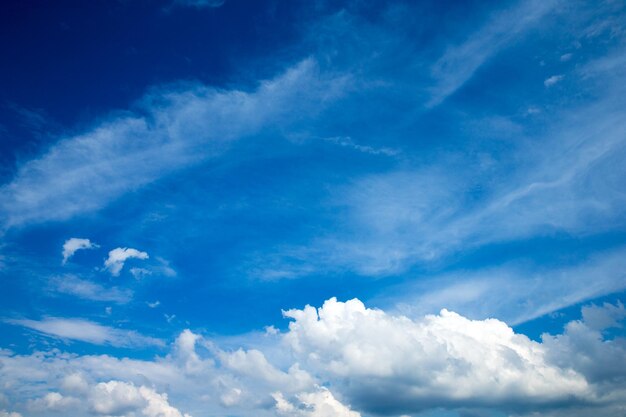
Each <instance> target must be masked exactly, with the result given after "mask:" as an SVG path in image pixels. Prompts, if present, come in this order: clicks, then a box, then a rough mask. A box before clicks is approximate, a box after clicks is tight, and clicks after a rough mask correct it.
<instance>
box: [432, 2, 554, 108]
mask: <svg viewBox="0 0 626 417" xmlns="http://www.w3.org/2000/svg"><path fill="white" fill-rule="evenodd" d="M559 3H560V1H559V0H530V1H520V2H519V3H518V4H517V5H516V6H515V7H513V8H511V9H508V10H504V11H502V12H500V13H498V14H496V15H495V16H493V17H492V18H491V19H490V21H489V22H488V23H487V24H485V25H484V26H483V27H482V28H481V29H479V30H478V31H476V32H475V33H473V34H472V35H470V37H469V39H468V40H467V41H465V42H464V43H462V44H459V45H455V46H452V47H450V48H449V49H448V50H447V51H446V52H445V53H444V54H443V55H442V56H441V58H439V59H438V60H437V61H436V62H435V63H434V65H433V66H432V68H431V73H432V77H433V79H434V86H433V87H431V88H430V94H431V97H430V99H429V100H428V102H427V103H426V107H435V106H437V105H438V104H440V103H441V102H443V101H444V100H445V99H446V98H447V97H449V96H450V95H452V94H454V92H455V91H457V90H458V89H459V88H460V87H461V86H463V84H465V83H466V82H467V81H468V80H469V79H470V78H471V77H472V76H473V75H474V73H475V72H476V70H478V68H480V67H481V66H482V65H483V64H484V63H485V62H487V61H488V60H489V59H490V58H492V57H493V56H494V55H496V54H497V53H498V52H500V51H501V50H503V49H504V48H505V47H507V46H508V45H509V44H511V43H512V42H514V41H515V40H517V39H518V38H519V37H521V36H523V35H524V34H525V33H526V32H527V31H528V30H530V29H532V28H533V27H535V26H536V25H537V24H538V23H539V22H540V21H541V19H542V18H543V17H545V16H546V15H547V14H549V13H550V12H551V11H553V10H554V9H555V8H556V7H557V6H558V4H559Z"/></svg>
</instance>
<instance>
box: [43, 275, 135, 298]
mask: <svg viewBox="0 0 626 417" xmlns="http://www.w3.org/2000/svg"><path fill="white" fill-rule="evenodd" d="M49 284H50V288H51V289H52V290H53V291H55V292H57V293H62V294H69V295H73V296H76V297H79V298H82V299H85V300H92V301H111V302H114V303H119V304H124V303H128V302H129V301H130V300H132V298H133V292H132V291H131V290H129V289H120V288H117V287H112V288H105V287H103V286H102V285H100V284H96V283H94V282H91V281H87V280H83V279H80V278H78V277H76V276H73V275H64V276H60V277H55V278H52V279H50V281H49Z"/></svg>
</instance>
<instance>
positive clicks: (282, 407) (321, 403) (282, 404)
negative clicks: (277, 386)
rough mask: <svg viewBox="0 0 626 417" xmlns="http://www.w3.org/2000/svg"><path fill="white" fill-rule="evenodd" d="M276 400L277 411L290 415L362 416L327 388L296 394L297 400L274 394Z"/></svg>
mask: <svg viewBox="0 0 626 417" xmlns="http://www.w3.org/2000/svg"><path fill="white" fill-rule="evenodd" d="M272 397H273V398H274V401H276V406H275V407H276V413H277V414H278V415H280V416H288V417H361V414H360V413H357V412H356V411H352V410H350V408H348V407H346V406H345V405H343V404H342V403H341V402H339V401H338V400H337V399H335V397H334V396H333V394H332V393H331V392H330V391H329V390H328V389H326V388H319V389H318V390H317V391H314V392H306V393H301V394H297V395H296V396H295V398H296V400H297V402H296V405H294V404H293V403H292V402H290V401H288V400H286V399H285V397H284V396H283V394H282V393H280V392H276V393H273V394H272Z"/></svg>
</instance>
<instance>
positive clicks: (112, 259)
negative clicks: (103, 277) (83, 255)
mask: <svg viewBox="0 0 626 417" xmlns="http://www.w3.org/2000/svg"><path fill="white" fill-rule="evenodd" d="M132 258H135V259H143V260H145V259H148V254H147V253H146V252H141V251H138V250H137V249H133V248H115V249H113V250H111V251H110V252H109V257H108V258H107V259H106V260H105V261H104V267H105V268H106V269H108V270H109V272H110V273H111V275H113V276H118V275H119V274H120V272H121V271H122V268H124V262H126V260H127V259H132Z"/></svg>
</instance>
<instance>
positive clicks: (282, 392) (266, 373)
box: [0, 298, 626, 417]
mask: <svg viewBox="0 0 626 417" xmlns="http://www.w3.org/2000/svg"><path fill="white" fill-rule="evenodd" d="M284 315H285V317H287V318H289V319H291V320H292V321H291V323H290V324H289V329H288V331H286V332H284V333H277V332H274V333H273V334H270V333H265V334H264V335H257V337H256V338H250V337H248V340H257V346H256V347H248V348H246V349H244V348H239V349H236V350H228V349H223V348H220V346H219V344H220V342H219V341H218V340H211V339H208V338H205V337H203V336H201V335H199V334H196V333H193V332H191V331H189V330H185V331H183V332H182V333H181V334H180V335H179V336H178V338H177V339H176V341H175V342H174V344H173V345H172V348H171V351H170V353H169V354H168V355H166V356H164V357H157V358H155V359H154V360H137V359H129V358H122V359H118V358H114V357H111V356H107V355H100V356H90V355H85V356H80V355H78V356H76V355H71V356H69V357H68V356H67V354H64V353H61V352H59V351H52V352H48V353H34V354H32V355H17V354H14V353H11V352H9V351H0V364H1V366H0V378H1V379H2V380H3V381H6V382H8V385H5V387H4V388H3V393H4V394H5V395H6V397H7V398H11V401H10V402H9V405H11V406H13V405H15V406H16V407H17V406H19V405H20V404H23V400H24V398H26V397H25V396H28V398H34V401H36V402H33V403H31V406H32V407H34V408H37V407H39V408H41V407H44V408H45V407H48V408H54V407H57V408H62V407H63V404H65V405H69V404H71V403H72V401H73V400H71V398H77V399H80V404H82V406H81V407H83V408H82V409H80V408H81V407H79V409H80V410H78V411H77V414H76V415H77V416H83V415H85V416H86V415H90V414H96V415H98V414H106V415H127V414H128V413H130V412H136V413H143V415H146V416H153V415H154V416H157V415H161V414H158V412H157V411H150V410H169V411H167V412H169V413H172V414H167V412H165V411H162V412H163V413H166V414H164V415H168V416H169V415H171V416H174V417H178V416H179V415H184V414H183V413H189V414H192V415H194V416H202V415H214V414H219V415H222V414H231V415H232V414H237V415H245V416H248V415H249V416H252V415H255V416H257V415H258V416H272V415H275V416H285V415H290V416H292V415H293V416H303V417H330V416H345V417H358V416H361V415H381V416H398V415H400V414H415V413H420V412H423V411H427V410H433V409H442V408H443V409H448V410H452V411H453V410H466V411H467V410H474V411H475V412H479V411H480V410H499V411H501V412H504V413H508V414H509V415H515V416H523V415H531V414H532V413H541V415H554V416H569V415H572V414H571V413H572V410H573V409H572V408H571V407H572V406H574V405H575V406H576V407H575V411H576V412H578V413H580V415H585V413H587V415H590V414H593V415H596V416H606V417H608V416H613V415H616V414H615V413H616V412H618V414H619V410H621V409H622V408H620V407H622V406H621V405H620V404H623V403H624V400H625V399H626V389H625V388H624V386H623V383H622V381H623V380H624V379H625V378H626V366H622V364H626V361H625V360H624V359H626V343H625V342H624V340H623V339H620V338H613V339H611V338H606V337H605V336H604V332H605V330H606V329H607V328H611V327H614V326H619V325H620V323H621V321H622V320H623V319H624V317H626V313H624V308H623V306H622V305H621V304H618V305H604V306H588V307H585V308H584V309H583V317H582V319H581V320H576V321H572V322H570V323H569V324H568V325H567V326H566V327H565V330H564V332H563V333H562V334H560V335H548V334H546V335H543V337H542V340H541V341H533V340H530V339H528V338H527V337H526V336H524V335H521V334H516V333H515V332H514V331H513V330H512V329H511V328H510V327H508V326H507V325H506V324H505V323H503V322H501V321H499V320H496V319H487V320H469V319H467V318H465V317H463V316H461V315H459V314H456V313H453V312H450V311H447V310H443V311H442V312H441V313H440V314H438V315H427V316H423V317H421V318H419V319H413V320H412V319H409V318H407V317H405V316H401V315H395V314H391V313H386V312H384V311H382V310H376V309H370V308H367V307H365V306H364V305H363V303H362V302H360V301H359V300H357V299H354V300H350V301H347V302H339V301H337V300H336V299H334V298H333V299H330V300H327V301H326V302H325V303H324V304H323V305H322V306H321V307H320V308H314V307H311V306H307V307H305V308H303V309H292V310H288V311H285V312H284ZM16 324H22V325H28V326H32V327H35V325H34V323H31V322H28V323H27V322H22V323H16ZM38 327H40V326H38ZM48 331H51V330H49V329H48ZM57 333H58V332H57ZM249 336H250V335H249ZM100 339H101V338H100ZM275 363H280V364H281V365H280V366H278V365H276V364H275ZM36 380H37V381H46V382H45V384H40V385H33V381H36ZM51 393H52V394H51ZM54 393H57V394H54ZM166 394H167V396H166ZM84 404H89V406H88V407H86V408H84ZM178 404H185V407H184V411H179V409H180V407H179V406H177V405H178ZM35 406H37V407H35ZM16 407H13V409H15V410H17V411H18V412H21V409H19V408H16ZM169 407H171V408H169ZM175 407H177V408H175ZM151 412H154V413H155V414H150V413H151ZM159 412H161V411H159ZM177 413H181V414H177ZM139 415H142V414H139ZM574 415H576V414H574Z"/></svg>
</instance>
